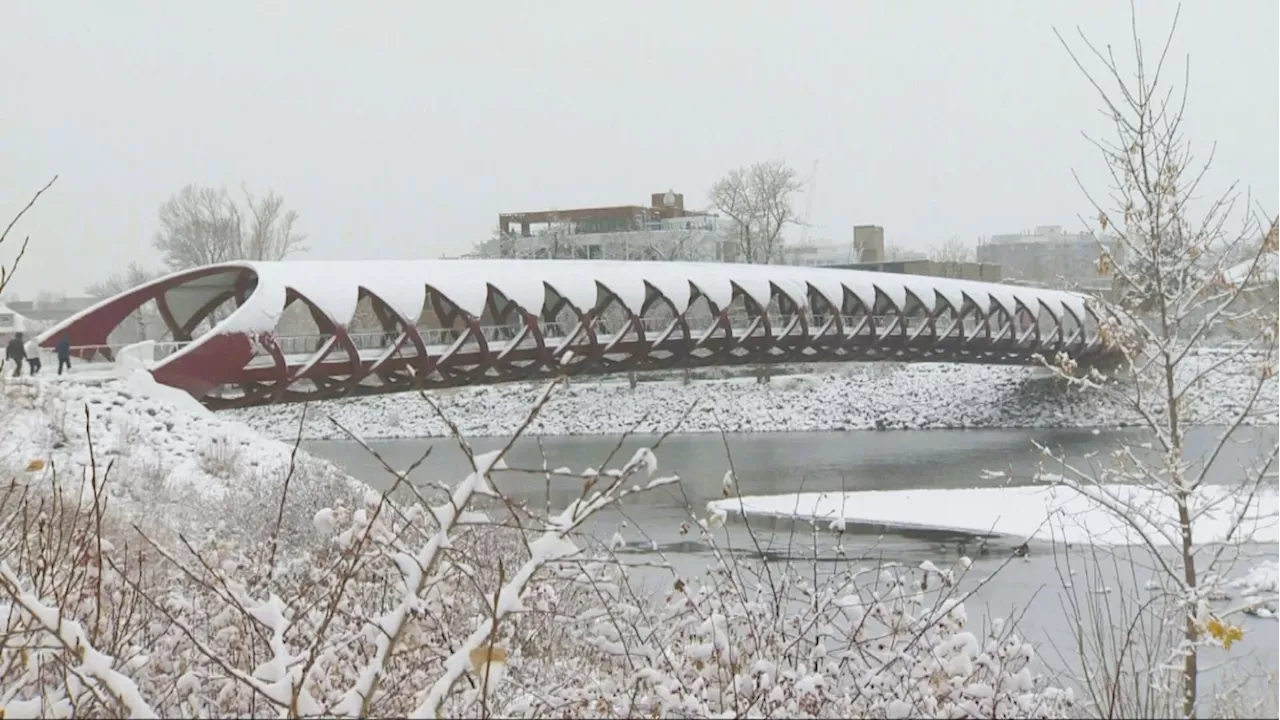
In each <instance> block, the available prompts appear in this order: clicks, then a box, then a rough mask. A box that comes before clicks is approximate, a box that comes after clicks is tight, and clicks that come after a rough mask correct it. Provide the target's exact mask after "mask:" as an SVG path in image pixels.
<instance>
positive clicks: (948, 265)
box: [929, 235, 974, 278]
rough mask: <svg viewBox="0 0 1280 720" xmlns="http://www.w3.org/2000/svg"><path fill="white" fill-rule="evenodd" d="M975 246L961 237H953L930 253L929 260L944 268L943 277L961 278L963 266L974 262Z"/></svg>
mask: <svg viewBox="0 0 1280 720" xmlns="http://www.w3.org/2000/svg"><path fill="white" fill-rule="evenodd" d="M973 258H974V249H973V246H972V245H970V244H969V243H967V242H965V241H964V240H963V239H961V237H960V236H959V235H952V236H951V237H949V238H947V240H946V241H945V242H943V243H942V244H941V245H936V246H934V247H933V248H932V249H931V250H930V251H929V259H930V260H932V261H933V262H935V263H938V264H939V265H941V266H942V273H943V277H952V278H956V277H960V276H961V274H962V273H961V266H962V265H963V264H964V263H967V262H973Z"/></svg>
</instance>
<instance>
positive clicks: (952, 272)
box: [831, 259, 1001, 282]
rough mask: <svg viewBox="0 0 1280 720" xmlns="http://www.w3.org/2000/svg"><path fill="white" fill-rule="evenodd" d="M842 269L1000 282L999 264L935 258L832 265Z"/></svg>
mask: <svg viewBox="0 0 1280 720" xmlns="http://www.w3.org/2000/svg"><path fill="white" fill-rule="evenodd" d="M831 267H835V268H840V269H843V270H870V271H872V272H886V273H898V274H902V275H927V276H929V277H943V278H956V279H960V280H981V281H983V282H1000V281H1001V270H1000V266H999V265H993V264H991V263H977V262H938V261H936V260H929V259H921V260H886V261H884V262H870V263H849V264H846V265H832V266H831Z"/></svg>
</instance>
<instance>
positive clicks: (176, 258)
mask: <svg viewBox="0 0 1280 720" xmlns="http://www.w3.org/2000/svg"><path fill="white" fill-rule="evenodd" d="M244 194H245V208H243V209H242V208H241V207H240V206H238V205H237V204H236V202H235V200H233V199H232V198H231V196H230V195H229V194H228V193H227V191H226V190H225V189H224V188H215V187H201V186H197V185H187V186H186V187H184V188H182V190H180V191H179V192H178V194H177V195H174V196H173V197H171V198H169V200H167V201H166V202H165V204H164V205H162V206H161V207H160V232H158V233H157V234H156V237H155V240H154V243H153V244H154V246H155V248H156V249H157V250H159V251H160V252H162V253H164V258H165V263H166V264H167V265H168V266H169V267H170V268H172V269H174V270H180V269H183V268H188V267H198V266H201V265H211V264H214V263H220V262H227V261H230V260H283V259H285V258H286V257H288V256H289V255H291V254H293V253H295V252H302V251H304V250H306V247H305V246H304V244H303V243H304V242H305V240H306V236H305V235H303V234H301V233H299V232H297V231H296V230H295V227H294V226H295V224H296V223H297V220H298V213H297V212H296V211H293V210H285V209H284V199H283V198H281V197H280V196H279V195H277V194H276V193H274V192H268V193H267V195H266V196H265V197H261V198H258V197H255V196H254V195H253V194H252V193H250V192H249V191H248V190H247V189H245V190H244Z"/></svg>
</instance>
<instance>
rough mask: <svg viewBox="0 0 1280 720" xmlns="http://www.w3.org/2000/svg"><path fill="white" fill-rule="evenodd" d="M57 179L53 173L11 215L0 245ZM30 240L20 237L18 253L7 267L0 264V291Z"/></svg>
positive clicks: (0, 233)
mask: <svg viewBox="0 0 1280 720" xmlns="http://www.w3.org/2000/svg"><path fill="white" fill-rule="evenodd" d="M57 181H58V176H57V175H54V176H53V179H52V180H50V181H49V182H47V183H45V186H44V187H42V188H40V189H39V190H37V191H36V194H35V195H33V196H32V197H31V200H30V201H28V202H27V204H26V205H24V206H23V208H22V209H21V210H19V211H18V214H17V215H14V216H13V219H12V220H10V221H9V224H8V225H6V226H5V228H4V232H0V245H3V244H4V241H5V240H7V239H8V238H9V231H10V230H12V229H13V226H14V225H17V224H18V221H19V220H21V219H22V216H23V215H26V214H27V211H28V210H30V209H31V206H32V205H35V204H36V201H37V200H39V199H40V196H41V195H43V194H44V192H45V190H48V189H49V188H50V187H53V184H54V183H55V182H57ZM30 240H31V237H30V236H29V235H28V236H24V237H23V238H22V244H21V245H19V246H18V254H17V256H15V257H14V259H13V263H12V264H10V265H9V266H8V267H5V266H4V265H3V264H0V293H3V292H4V289H5V286H7V285H8V284H9V279H10V278H12V277H13V273H14V272H15V271H17V269H18V263H20V262H22V256H23V255H26V254H27V242H28V241H30Z"/></svg>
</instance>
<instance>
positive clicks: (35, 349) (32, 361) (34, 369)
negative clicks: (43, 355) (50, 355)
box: [23, 340, 40, 375]
mask: <svg viewBox="0 0 1280 720" xmlns="http://www.w3.org/2000/svg"><path fill="white" fill-rule="evenodd" d="M23 350H25V351H26V353H27V367H28V368H30V369H31V374H32V375H35V374H36V373H38V372H40V345H39V344H38V343H37V342H36V341H35V340H31V341H30V342H28V343H27V344H26V347H24V348H23Z"/></svg>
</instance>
